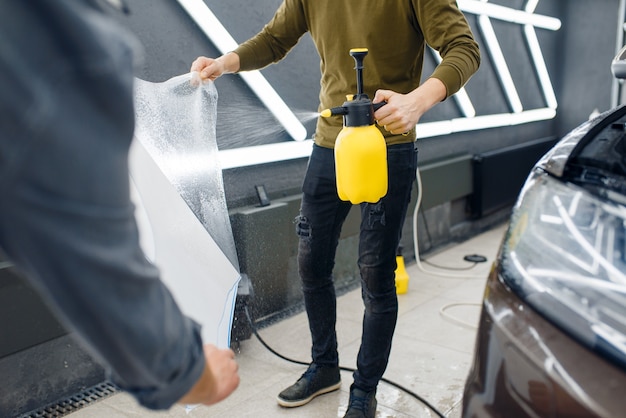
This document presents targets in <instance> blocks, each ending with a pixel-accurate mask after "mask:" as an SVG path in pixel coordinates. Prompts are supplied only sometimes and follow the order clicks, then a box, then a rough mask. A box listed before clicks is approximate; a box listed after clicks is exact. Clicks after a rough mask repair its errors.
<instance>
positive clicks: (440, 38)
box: [413, 0, 480, 97]
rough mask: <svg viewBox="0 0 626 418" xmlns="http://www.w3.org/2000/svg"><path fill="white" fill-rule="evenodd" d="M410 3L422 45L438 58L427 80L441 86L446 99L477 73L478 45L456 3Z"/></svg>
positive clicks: (451, 1)
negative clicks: (414, 12)
mask: <svg viewBox="0 0 626 418" xmlns="http://www.w3.org/2000/svg"><path fill="white" fill-rule="evenodd" d="M413 1H414V7H415V10H416V15H417V19H418V22H419V25H420V27H421V28H422V30H423V32H424V38H425V40H426V43H427V44H428V45H429V46H430V47H432V48H433V49H435V50H436V51H438V52H439V55H440V56H441V58H442V61H441V63H440V64H439V65H438V66H437V68H435V70H434V71H433V73H432V75H431V77H433V78H437V79H439V80H441V81H442V82H443V84H444V85H445V86H446V90H447V93H446V97H450V96H451V95H453V94H454V93H456V92H457V91H459V89H460V88H461V87H463V85H464V84H465V83H467V81H468V80H469V79H470V77H471V76H472V75H473V74H474V73H475V72H476V71H477V70H478V67H479V65H480V51H479V47H478V43H476V41H475V40H474V36H473V34H472V31H471V29H470V27H469V24H468V23H467V20H466V19H465V16H464V15H463V13H462V12H461V11H460V10H459V8H458V7H457V5H456V1H454V0H437V1H420V0H413Z"/></svg>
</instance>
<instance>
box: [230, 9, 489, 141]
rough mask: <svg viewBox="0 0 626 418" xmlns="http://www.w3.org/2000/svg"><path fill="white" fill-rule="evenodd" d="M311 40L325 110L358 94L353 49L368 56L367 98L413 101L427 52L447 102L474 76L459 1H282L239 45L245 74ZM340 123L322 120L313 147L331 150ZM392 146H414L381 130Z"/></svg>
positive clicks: (475, 53) (475, 55)
mask: <svg viewBox="0 0 626 418" xmlns="http://www.w3.org/2000/svg"><path fill="white" fill-rule="evenodd" d="M306 32H309V33H310V34H311V37H312V39H313V41H314V43H315V46H316V48H317V52H318V53H319V56H320V59H321V61H320V69H321V74H322V77H321V83H320V87H321V88H320V97H319V99H320V106H319V110H320V111H321V110H323V109H327V108H330V107H335V106H341V105H342V104H343V103H344V102H345V101H346V95H348V94H354V93H356V72H355V70H354V66H355V63H354V59H353V58H352V57H351V56H350V54H349V51H350V49H352V48H367V49H368V50H369V52H368V55H367V56H366V57H365V60H364V69H363V84H364V93H366V94H367V95H368V96H369V97H370V99H373V98H374V94H375V92H376V90H378V89H386V90H392V91H395V92H397V93H403V94H405V93H409V92H410V91H412V90H414V89H415V88H417V87H418V86H419V84H420V80H421V77H422V66H423V60H424V49H425V45H426V44H428V45H430V46H431V47H432V48H434V49H435V50H437V51H438V52H439V54H440V55H441V57H442V61H441V63H440V64H439V65H438V66H437V68H436V69H435V70H434V72H433V74H432V75H431V77H435V78H437V79H439V80H441V81H442V82H443V84H444V85H445V86H446V89H447V96H448V97H449V96H450V95H452V94H454V93H456V92H457V91H458V90H459V89H460V88H461V87H462V86H463V85H464V84H465V83H466V82H467V80H468V79H469V78H470V77H471V76H472V75H473V74H474V72H476V70H477V69H478V66H479V62H480V54H479V49H478V44H477V43H476V42H475V41H474V38H473V35H472V32H471V30H470V28H469V25H468V24H467V21H466V20H465V17H464V16H463V14H462V12H461V11H460V10H459V9H458V8H457V6H456V1H455V0H386V1H383V0H284V1H283V3H282V4H281V5H280V7H279V9H278V10H277V11H276V14H275V15H274V17H273V18H272V20H271V21H270V22H269V23H268V24H267V25H265V27H264V28H263V30H262V31H261V32H259V33H258V34H257V35H255V36H254V37H252V38H251V39H249V40H248V41H246V42H244V43H243V44H241V45H240V46H239V47H238V48H237V49H236V50H235V51H234V52H235V53H237V54H238V55H239V59H240V69H239V71H249V70H255V69H260V68H263V67H265V66H267V65H269V64H271V63H275V62H277V61H279V60H281V59H282V58H283V57H284V56H285V55H286V54H287V53H288V52H289V50H290V49H291V48H292V47H293V46H294V45H295V44H296V43H297V42H298V40H299V39H300V37H302V35H304V34H305V33H306ZM342 123H343V121H342V118H341V117H330V118H318V122H317V128H316V134H315V142H316V143H317V144H318V145H320V146H324V147H327V148H332V147H333V146H334V143H335V138H336V137H337V134H338V133H339V131H340V130H341V128H342ZM381 132H382V133H383V135H384V136H385V137H386V138H385V139H386V142H387V144H397V143H402V142H410V141H413V140H414V139H415V132H414V131H413V132H412V133H411V134H410V135H408V136H402V135H392V134H390V133H389V132H387V131H385V130H384V129H382V128H381Z"/></svg>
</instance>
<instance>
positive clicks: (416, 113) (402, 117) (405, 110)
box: [372, 78, 446, 135]
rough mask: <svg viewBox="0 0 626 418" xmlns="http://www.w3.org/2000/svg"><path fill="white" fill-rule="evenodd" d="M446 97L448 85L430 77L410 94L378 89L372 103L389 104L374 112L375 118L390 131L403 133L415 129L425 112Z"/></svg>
mask: <svg viewBox="0 0 626 418" xmlns="http://www.w3.org/2000/svg"><path fill="white" fill-rule="evenodd" d="M445 98H446V87H445V86H444V84H443V83H442V82H441V81H440V80H438V79H436V78H430V79H428V80H427V81H426V82H425V83H424V84H422V85H421V86H419V87H418V88H416V89H415V90H413V91H412V92H410V93H408V94H400V93H396V92H394V91H391V90H378V91H376V95H374V99H373V100H372V103H380V102H382V101H386V102H387V104H386V105H384V106H382V107H381V108H379V109H378V110H377V111H376V112H375V113H374V118H375V119H376V123H378V125H380V126H382V127H384V128H385V129H386V130H387V131H389V132H390V133H392V134H396V135H398V134H402V133H405V132H408V131H410V130H411V129H413V128H414V127H415V125H417V122H419V120H420V118H421V117H422V115H424V113H426V112H427V111H428V110H430V109H431V108H432V107H433V106H434V105H435V104H437V103H439V102H440V101H442V100H443V99H445Z"/></svg>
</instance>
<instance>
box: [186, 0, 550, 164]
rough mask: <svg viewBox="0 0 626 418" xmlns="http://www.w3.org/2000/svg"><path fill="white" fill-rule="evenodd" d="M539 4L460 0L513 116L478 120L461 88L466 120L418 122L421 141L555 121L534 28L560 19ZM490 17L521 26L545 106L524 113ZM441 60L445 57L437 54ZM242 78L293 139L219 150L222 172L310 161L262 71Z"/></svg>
mask: <svg viewBox="0 0 626 418" xmlns="http://www.w3.org/2000/svg"><path fill="white" fill-rule="evenodd" d="M177 1H178V3H179V4H180V5H181V6H182V7H183V9H184V10H185V11H186V12H187V13H188V14H189V15H190V16H191V18H192V19H193V20H194V21H195V22H196V23H197V24H198V26H199V27H200V29H201V30H202V31H203V32H204V33H205V34H206V35H207V37H208V38H209V39H210V40H211V42H213V44H214V45H215V46H216V47H217V48H218V49H219V50H220V52H221V53H226V52H228V51H232V50H233V49H235V48H236V47H237V43H236V41H235V40H234V39H233V38H232V36H231V35H230V34H229V33H228V31H227V30H226V29H225V28H224V26H223V25H222V24H221V23H220V22H219V20H218V19H217V18H216V17H215V15H214V14H213V13H212V12H211V10H210V9H209V8H208V7H207V5H206V4H205V3H204V1H202V0H177ZM538 3H539V0H528V1H527V2H526V6H525V8H524V10H518V9H513V8H510V7H506V6H500V5H496V4H491V3H488V0H457V4H458V6H459V8H460V9H461V10H462V11H463V12H465V13H470V14H474V15H477V16H478V23H479V26H480V29H481V31H482V33H483V36H484V37H485V41H486V43H487V45H486V47H487V48H488V50H489V52H490V55H491V57H492V59H493V60H494V67H495V69H496V71H497V74H498V78H499V81H500V83H501V85H502V88H503V90H504V94H505V96H506V99H507V101H508V103H509V106H510V107H511V110H512V113H501V114H493V115H484V116H476V112H475V110H474V106H473V105H472V102H471V99H470V98H469V95H468V94H467V92H466V91H465V89H461V90H460V91H459V92H458V93H457V94H455V95H454V96H453V97H454V99H455V103H456V104H457V106H458V107H459V109H460V112H461V114H462V115H463V116H464V117H462V118H457V119H451V120H445V121H438V122H428V123H420V124H418V126H417V137H418V138H430V137H433V136H440V135H448V134H451V133H458V132H466V131H473V130H480V129H490V128H499V127H505V126H514V125H520V124H524V123H530V122H537V121H542V120H549V119H553V118H554V117H555V116H556V108H557V100H556V96H555V94H554V89H553V87H552V83H551V82H550V77H549V74H548V71H547V68H546V65H545V62H544V59H543V54H542V52H541V49H540V47H539V42H538V40H537V35H536V33H535V28H540V29H547V30H552V31H556V30H559V29H560V27H561V21H560V20H559V19H556V18H553V17H548V16H543V15H538V14H536V13H534V12H535V9H536V7H537V4H538ZM489 19H496V20H501V21H504V22H509V23H513V24H518V25H523V28H524V36H525V38H526V42H527V44H528V48H529V51H530V58H531V60H532V62H533V64H534V67H535V71H536V72H537V77H538V80H539V84H540V87H541V90H542V93H543V96H544V100H545V102H546V107H545V108H539V109H530V110H524V109H523V107H522V104H521V102H520V100H519V96H518V94H517V91H516V89H515V85H514V84H513V81H512V78H511V75H510V73H509V71H508V67H507V65H506V61H505V59H504V56H503V54H502V51H501V50H500V46H499V43H498V42H497V38H496V36H495V33H494V31H493V27H492V26H491V23H490V21H489ZM435 58H436V60H437V62H440V61H441V59H440V58H439V56H438V55H437V54H435ZM239 76H241V78H242V79H243V80H244V81H245V82H246V83H247V84H248V86H249V87H250V89H252V90H253V91H254V92H255V93H256V94H257V96H258V97H259V99H260V100H261V101H262V102H263V103H264V104H265V106H267V108H268V109H269V110H270V111H271V112H272V113H273V114H274V116H275V117H276V119H277V120H278V121H279V122H280V123H281V124H282V125H283V127H284V128H285V130H286V131H287V132H288V133H289V134H290V135H291V137H292V138H293V139H294V140H295V141H289V142H281V143H276V144H268V145H260V146H254V147H244V148H237V149H232V150H223V151H220V162H221V164H222V169H229V168H236V167H245V166H249V165H259V164H265V163H272V162H278V161H286V160H292V159H297V158H305V157H308V156H309V155H310V153H311V146H312V141H311V140H306V141H303V140H304V139H305V137H306V129H305V128H304V126H303V125H302V123H301V122H300V121H299V120H298V119H297V118H296V116H295V115H294V114H293V112H292V111H291V110H290V109H289V108H288V107H287V106H286V104H285V103H284V102H283V100H282V99H281V98H280V96H278V94H277V93H276V91H275V90H274V89H273V88H272V86H271V85H270V84H269V83H268V82H267V80H266V79H265V77H263V76H262V75H261V73H259V72H258V71H250V72H241V73H239Z"/></svg>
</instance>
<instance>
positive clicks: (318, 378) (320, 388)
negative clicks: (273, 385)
mask: <svg viewBox="0 0 626 418" xmlns="http://www.w3.org/2000/svg"><path fill="white" fill-rule="evenodd" d="M340 387H341V375H340V373H339V367H322V366H318V365H316V364H315V363H312V364H311V365H310V366H309V368H308V369H307V371H306V372H304V374H303V375H302V376H301V377H300V379H298V381H297V382H296V383H294V384H293V385H291V386H289V387H288V388H287V389H285V390H283V391H282V392H280V394H279V395H278V398H277V400H278V404H279V405H280V406H284V407H287V408H294V407H296V406H302V405H304V404H307V403H309V402H311V401H312V400H313V398H315V397H316V396H318V395H322V394H324V393H328V392H332V391H333V390H337V389H339V388H340Z"/></svg>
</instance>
